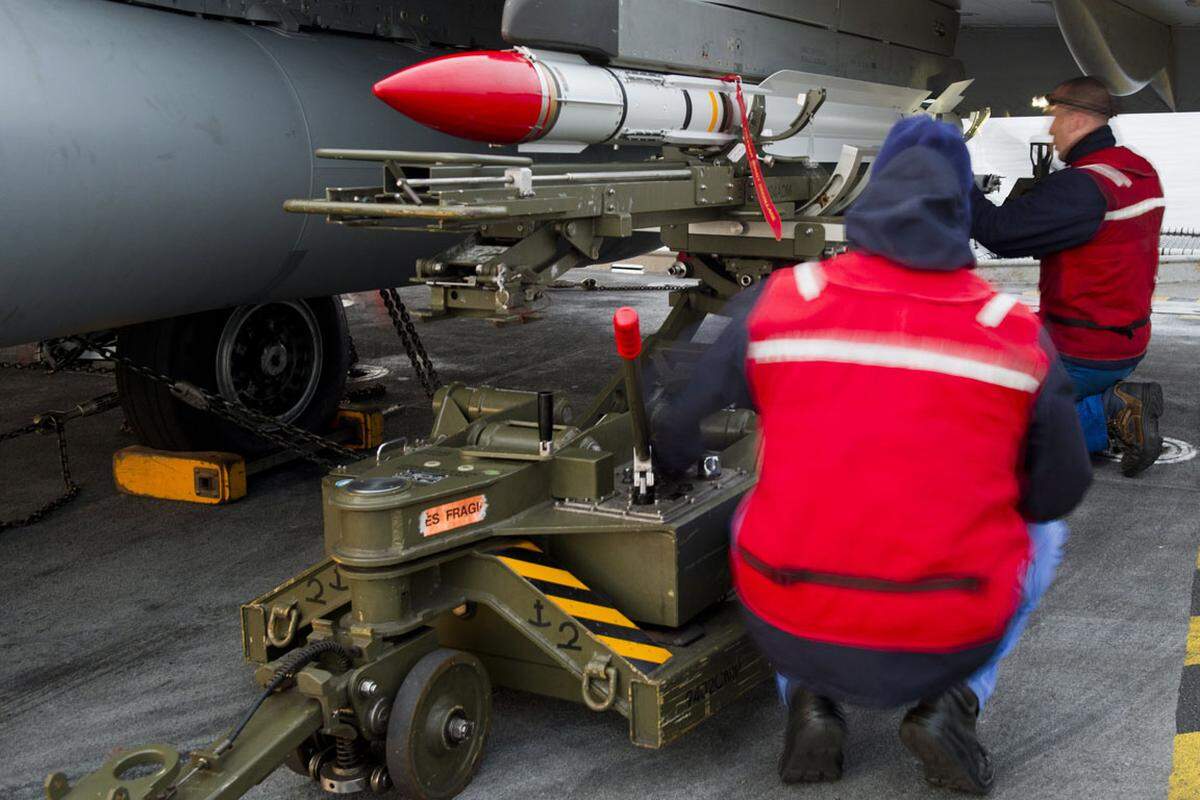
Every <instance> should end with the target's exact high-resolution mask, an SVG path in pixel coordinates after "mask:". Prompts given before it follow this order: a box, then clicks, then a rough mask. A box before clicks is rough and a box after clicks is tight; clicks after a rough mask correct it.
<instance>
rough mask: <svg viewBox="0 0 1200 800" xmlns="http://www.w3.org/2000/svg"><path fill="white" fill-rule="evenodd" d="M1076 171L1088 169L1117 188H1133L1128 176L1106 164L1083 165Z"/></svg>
mask: <svg viewBox="0 0 1200 800" xmlns="http://www.w3.org/2000/svg"><path fill="white" fill-rule="evenodd" d="M1076 169H1090V170H1091V171H1092V172H1095V173H1096V174H1098V175H1103V176H1104V177H1106V178H1108V179H1109V180H1110V181H1112V182H1113V183H1115V184H1116V185H1117V186H1133V181H1131V180H1129V176H1128V175H1126V174H1125V173H1124V172H1121V170H1119V169H1117V168H1116V167H1110V166H1109V165H1108V164H1084V165H1082V166H1080V167H1077V168H1076Z"/></svg>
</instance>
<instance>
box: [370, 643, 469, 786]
mask: <svg viewBox="0 0 1200 800" xmlns="http://www.w3.org/2000/svg"><path fill="white" fill-rule="evenodd" d="M491 716H492V683H491V681H490V680H489V679H488V675H487V671H486V670H485V669H484V667H483V664H482V663H481V662H480V661H479V659H478V658H476V657H475V656H473V655H471V654H470V653H464V652H461V651H459V650H448V649H445V648H442V649H438V650H434V651H433V652H432V653H429V654H428V655H426V656H425V657H424V658H422V659H421V660H420V661H418V662H417V663H416V665H415V666H414V667H413V668H412V670H411V671H410V672H409V673H408V675H407V676H405V678H404V682H403V683H402V684H401V685H400V691H399V692H398V693H397V695H396V700H395V702H394V703H393V705H392V715H391V719H390V721H389V722H388V732H387V741H386V743H385V749H386V753H387V766H388V772H389V773H390V775H391V779H392V782H393V783H394V784H395V785H396V787H397V788H398V789H399V790H400V794H401V796H403V797H406V798H408V799H409V800H446V798H451V797H454V796H455V795H457V794H458V793H459V792H461V791H462V790H463V789H465V788H466V787H467V784H469V783H470V782H471V779H472V778H474V777H475V771H476V770H477V769H478V768H479V762H480V760H481V759H482V757H483V748H484V744H485V743H486V741H487V735H488V730H489V728H490V727H491Z"/></svg>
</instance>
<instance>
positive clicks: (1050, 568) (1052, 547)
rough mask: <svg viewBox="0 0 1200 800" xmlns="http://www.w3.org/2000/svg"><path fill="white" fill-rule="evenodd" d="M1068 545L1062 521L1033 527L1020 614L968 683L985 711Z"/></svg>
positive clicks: (1030, 530)
mask: <svg viewBox="0 0 1200 800" xmlns="http://www.w3.org/2000/svg"><path fill="white" fill-rule="evenodd" d="M1066 541H1067V523H1065V522H1063V521H1062V520H1055V521H1054V522H1047V523H1043V524H1037V523H1033V524H1030V525H1029V568H1028V570H1027V571H1026V573H1025V580H1024V582H1022V584H1021V604H1020V605H1019V606H1017V613H1015V614H1013V617H1012V619H1010V620H1009V621H1008V628H1007V629H1006V630H1005V631H1004V637H1003V638H1002V639H1001V640H1000V646H999V647H997V648H996V652H995V653H993V654H992V657H991V658H990V659H989V660H988V662H987V663H986V664H984V665H983V666H982V667H980V668H979V670H978V671H977V672H976V673H975V674H974V675H972V676H971V677H970V678H968V679H967V686H969V687H971V691H973V692H974V693H975V696H976V697H978V698H979V708H980V710H981V711H982V710H983V705H984V703H986V702H987V699H988V698H989V697H991V696H992V692H993V691H994V690H995V688H996V672H997V670H998V669H999V667H1000V662H1001V661H1003V660H1004V658H1005V657H1006V656H1007V655H1008V654H1009V653H1011V652H1012V649H1013V648H1014V647H1016V646H1017V640H1018V639H1020V638H1021V634H1022V633H1023V632H1024V631H1025V626H1026V625H1028V624H1029V617H1030V615H1031V614H1033V610H1034V609H1035V608H1037V607H1038V604H1040V603H1041V602H1042V596H1043V595H1045V594H1046V590H1047V589H1049V588H1050V584H1051V583H1053V582H1054V573H1055V572H1057V571H1058V565H1059V563H1060V562H1061V561H1062V549H1063V544H1064V543H1065V542H1066Z"/></svg>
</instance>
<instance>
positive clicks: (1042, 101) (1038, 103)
mask: <svg viewBox="0 0 1200 800" xmlns="http://www.w3.org/2000/svg"><path fill="white" fill-rule="evenodd" d="M1030 105H1031V106H1033V107H1034V108H1048V107H1049V106H1050V101H1049V100H1047V99H1046V95H1044V94H1039V95H1038V96H1037V97H1035V98H1033V102H1031V103H1030Z"/></svg>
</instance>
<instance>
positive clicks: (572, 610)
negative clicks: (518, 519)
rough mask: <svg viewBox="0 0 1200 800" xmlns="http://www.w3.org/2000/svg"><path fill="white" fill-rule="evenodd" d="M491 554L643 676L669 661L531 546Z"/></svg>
mask: <svg viewBox="0 0 1200 800" xmlns="http://www.w3.org/2000/svg"><path fill="white" fill-rule="evenodd" d="M492 554H493V555H495V556H496V557H497V558H499V559H500V561H501V562H502V563H503V564H504V565H505V566H507V567H508V568H509V569H511V570H512V571H513V572H515V573H516V574H518V575H520V576H521V577H522V578H524V579H525V580H526V581H528V582H529V583H530V584H532V585H533V587H534V588H535V589H537V590H538V591H539V592H541V593H542V594H543V595H545V597H546V599H547V600H549V601H550V602H551V603H553V604H554V605H556V606H557V607H558V608H559V609H560V610H561V611H562V612H563V613H565V614H569V615H570V616H572V617H574V618H575V619H577V620H579V623H580V624H581V625H582V626H583V627H584V628H585V629H587V631H588V632H589V633H590V634H592V636H594V637H596V639H597V640H598V641H599V642H600V643H601V644H603V645H604V646H605V647H607V648H608V649H610V650H612V651H613V652H614V653H616V654H617V655H619V656H621V657H622V658H623V659H625V660H626V661H628V662H629V664H630V666H632V667H633V668H634V669H636V670H637V671H638V672H641V673H642V674H643V675H649V674H650V673H652V672H653V671H654V670H656V669H658V668H659V667H660V666H662V665H663V664H665V663H666V662H667V661H668V660H670V658H671V651H670V650H668V649H667V648H665V647H662V646H660V645H658V644H656V643H655V642H654V640H653V639H651V638H650V636H649V635H647V634H646V632H645V631H643V630H642V629H641V628H639V627H638V625H637V623H636V622H634V621H633V620H631V619H629V618H628V617H626V616H625V615H624V614H622V613H621V612H620V611H618V610H617V608H616V606H614V605H613V603H612V601H611V600H609V599H608V598H607V597H605V596H604V595H602V594H600V593H599V592H597V591H595V590H593V589H590V588H588V586H587V585H586V584H585V583H584V582H583V581H581V580H579V578H577V577H575V576H574V575H572V574H571V573H570V572H569V571H567V570H565V569H562V568H561V567H558V566H556V565H555V564H554V563H553V562H551V560H550V558H549V557H548V556H547V555H546V554H545V553H543V552H542V551H541V549H540V548H539V547H538V546H537V545H535V544H533V543H532V542H521V543H519V544H516V545H513V546H510V547H506V548H504V549H501V550H495V551H493V553H492Z"/></svg>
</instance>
